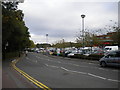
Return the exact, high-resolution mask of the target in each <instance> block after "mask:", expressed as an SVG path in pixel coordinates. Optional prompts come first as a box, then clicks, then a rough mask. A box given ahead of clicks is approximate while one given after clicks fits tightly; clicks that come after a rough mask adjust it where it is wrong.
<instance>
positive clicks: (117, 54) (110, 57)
mask: <svg viewBox="0 0 120 90" xmlns="http://www.w3.org/2000/svg"><path fill="white" fill-rule="evenodd" d="M99 62H100V65H101V66H102V67H105V66H117V67H120V51H112V52H110V53H109V54H107V55H105V56H104V57H102V58H101V59H100V60H99Z"/></svg>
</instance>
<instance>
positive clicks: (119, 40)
mask: <svg viewBox="0 0 120 90" xmlns="http://www.w3.org/2000/svg"><path fill="white" fill-rule="evenodd" d="M113 29H114V31H115V32H116V33H114V35H112V39H113V42H114V43H115V44H117V45H118V46H119V47H120V27H113Z"/></svg>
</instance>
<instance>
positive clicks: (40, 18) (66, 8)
mask: <svg viewBox="0 0 120 90" xmlns="http://www.w3.org/2000/svg"><path fill="white" fill-rule="evenodd" d="M90 1H91V0H90ZM93 1H94V2H93ZM99 1H100V0H99ZM104 1H105V0H104ZM106 1H108V2H102V1H101V2H98V0H92V2H87V1H86V2H85V0H84V2H82V1H81V0H25V1H24V3H21V4H19V9H21V10H23V13H24V15H25V16H24V20H25V23H26V26H27V27H28V28H29V32H30V35H31V39H32V40H33V41H34V42H35V43H46V34H48V42H49V43H51V44H52V43H55V42H56V41H58V40H61V39H65V41H72V42H74V41H75V38H76V35H77V34H78V33H79V31H81V28H82V27H81V26H82V19H81V14H85V15H86V17H85V19H84V20H85V28H86V29H89V31H90V32H94V30H97V29H100V28H101V29H102V28H104V27H105V25H113V24H114V22H117V21H118V2H117V1H118V0H106ZM111 1H112V2H111ZM113 1H115V2H113ZM110 20H112V22H111V21H110ZM103 31H104V30H103Z"/></svg>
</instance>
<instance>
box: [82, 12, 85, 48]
mask: <svg viewBox="0 0 120 90" xmlns="http://www.w3.org/2000/svg"><path fill="white" fill-rule="evenodd" d="M81 17H82V37H83V48H84V47H85V45H84V18H85V15H84V14H82V15H81Z"/></svg>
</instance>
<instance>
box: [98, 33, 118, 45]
mask: <svg viewBox="0 0 120 90" xmlns="http://www.w3.org/2000/svg"><path fill="white" fill-rule="evenodd" d="M115 33H116V32H109V33H107V34H104V35H99V36H96V37H97V39H98V41H100V43H101V45H103V46H106V45H115V44H116V43H114V41H113V39H112V37H113V35H115Z"/></svg>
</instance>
